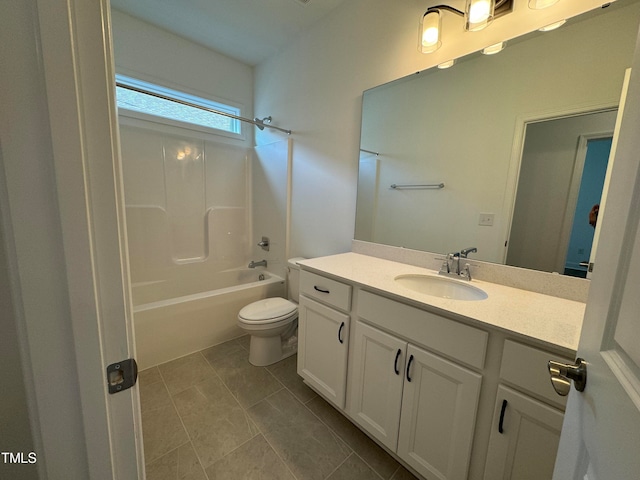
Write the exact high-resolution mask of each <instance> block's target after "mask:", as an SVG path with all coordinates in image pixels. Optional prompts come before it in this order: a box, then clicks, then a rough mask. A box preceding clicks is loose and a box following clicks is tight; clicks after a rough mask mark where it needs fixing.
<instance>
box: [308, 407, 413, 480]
mask: <svg viewBox="0 0 640 480" xmlns="http://www.w3.org/2000/svg"><path fill="white" fill-rule="evenodd" d="M316 398H320V399H321V400H322V401H323V402H327V403H329V402H328V401H327V400H325V399H324V398H323V397H322V395H318V396H317V397H314V398H312V399H311V400H309V401H307V402H306V403H302V402H301V403H302V405H303V406H304V407H306V408H307V410H309V412H311V414H312V415H314V416H315V417H316V418H317V419H318V420H319V421H320V423H322V424H323V425H324V426H325V427H327V428H328V429H329V431H330V432H331V433H333V434H334V435H335V436H336V437H338V438H339V439H340V441H341V442H342V443H344V444H345V445H346V446H347V447H349V449H350V450H351V453H353V454H355V455H356V457H358V458H359V459H360V460H362V462H363V463H364V464H365V465H366V466H367V467H369V468H370V469H371V471H372V472H373V473H375V474H376V475H377V476H378V477H379V478H380V479H381V480H385V478H384V477H383V476H382V475H381V474H380V472H378V471H377V470H376V469H375V468H373V466H371V465H369V463H368V462H367V461H366V460H365V459H364V458H362V456H361V455H359V454H358V452H356V451H355V450H354V448H353V447H352V446H351V445H350V444H349V442H347V440H346V439H345V438H343V436H342V435H340V434H339V433H338V432H337V431H336V430H335V429H334V428H333V427H331V425H329V423H327V422H325V421H324V420H323V419H322V418H320V416H319V415H317V414H316V413H315V412H314V411H313V410H311V409H310V408H309V407H308V406H307V403H310V402H311V401H312V400H315V399H316ZM330 407H331V408H334V407H333V406H332V405H330ZM338 414H339V415H342V414H341V413H339V412H338ZM347 420H349V419H347ZM349 421H350V420H349ZM355 428H358V427H357V426H356V427H355ZM363 433H364V432H363ZM365 435H366V434H365ZM385 453H386V452H385ZM347 458H348V457H347ZM392 458H393V457H392ZM394 460H395V459H394ZM395 461H396V462H397V463H398V467H397V468H396V469H395V470H394V471H393V474H392V475H391V477H389V480H391V479H392V478H393V475H395V474H396V472H397V471H398V469H399V468H400V467H401V466H402V465H401V464H400V462H398V461H397V460H395ZM343 463H344V462H343Z"/></svg>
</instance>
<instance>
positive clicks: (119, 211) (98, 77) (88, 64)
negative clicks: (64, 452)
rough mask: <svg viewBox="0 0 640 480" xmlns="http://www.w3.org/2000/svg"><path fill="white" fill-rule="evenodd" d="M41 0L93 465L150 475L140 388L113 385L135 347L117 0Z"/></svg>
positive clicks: (106, 475)
mask: <svg viewBox="0 0 640 480" xmlns="http://www.w3.org/2000/svg"><path fill="white" fill-rule="evenodd" d="M34 3H37V12H38V17H39V19H40V24H39V27H40V36H41V47H42V50H41V56H42V67H43V72H44V77H45V88H46V94H47V100H46V108H47V109H48V114H49V124H50V134H51V143H52V145H51V151H52V157H53V164H54V168H55V184H56V190H57V194H56V198H55V199H54V201H56V202H57V203H58V208H59V212H60V218H59V219H57V218H56V219H51V222H54V223H55V222H59V223H56V225H57V228H59V230H60V232H61V235H62V238H63V249H64V258H63V259H62V260H61V262H63V263H64V267H63V268H64V269H65V272H66V277H67V283H68V285H67V289H68V292H69V306H70V307H69V310H70V317H71V320H70V323H71V328H72V330H73V332H72V333H73V347H74V351H73V355H74V356H75V358H76V364H77V375H78V379H77V382H78V391H79V396H80V402H81V404H82V411H81V412H79V414H78V416H79V421H80V422H82V426H83V429H84V436H85V444H86V452H87V460H88V469H89V474H90V478H96V479H137V478H140V479H142V478H144V465H143V463H144V462H143V455H142V442H141V435H140V432H141V422H140V404H139V398H138V389H137V387H135V386H134V387H133V388H130V389H127V390H124V391H121V392H120V393H116V394H109V393H108V389H107V379H106V367H107V365H109V364H112V363H117V362H120V361H121V360H124V359H126V358H130V357H133V356H134V354H135V351H134V350H135V348H134V341H133V331H132V324H131V319H132V309H131V301H130V298H129V292H130V285H129V272H128V260H127V247H126V245H127V242H126V231H125V219H124V201H123V189H122V178H121V164H120V161H119V145H118V125H117V115H116V108H115V72H114V66H113V56H112V51H111V38H110V18H109V12H110V10H109V9H110V6H109V1H108V0H99V1H98V0H96V1H92V2H86V1H83V0H36V2H34ZM19 220H20V219H19V218H18V219H14V221H19ZM24 220H25V221H28V218H25V219H24ZM46 353H47V352H34V351H32V352H30V354H31V357H32V358H33V357H36V358H38V357H41V356H43V355H46ZM59 368H64V365H61V366H59ZM52 394H53V393H52ZM60 433H61V432H57V434H58V435H60ZM62 433H63V432H62Z"/></svg>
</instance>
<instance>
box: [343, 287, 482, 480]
mask: <svg viewBox="0 0 640 480" xmlns="http://www.w3.org/2000/svg"><path fill="white" fill-rule="evenodd" d="M358 317H359V318H360V319H362V320H357V321H356V325H355V328H354V332H353V337H354V341H353V344H352V345H353V350H354V351H353V355H352V358H351V360H352V364H351V366H350V373H349V375H350V377H349V402H348V406H347V413H348V414H349V416H350V417H351V418H352V419H353V420H354V421H355V422H356V423H358V424H359V425H360V426H361V427H362V428H363V429H364V430H365V431H367V432H368V433H369V434H370V435H371V436H373V437H374V438H376V439H377V440H378V441H379V442H380V443H382V444H383V445H384V446H386V447H387V448H388V449H390V450H391V451H394V452H396V453H397V454H398V456H399V457H400V458H402V459H403V460H404V461H405V462H407V464H408V465H410V466H411V467H412V468H414V469H415V470H416V471H417V472H418V473H421V474H422V475H424V476H425V477H426V478H439V479H459V480H463V479H466V478H467V471H468V467H469V459H470V455H471V446H472V443H473V436H474V430H475V421H476V411H477V405H478V399H479V396H480V386H481V383H482V376H481V375H480V374H479V373H476V372H474V371H472V370H471V369H469V368H466V367H464V366H462V365H459V364H457V363H455V362H454V361H450V360H448V359H446V358H444V357H442V356H440V355H438V354H436V353H433V352H430V351H428V350H427V349H426V348H423V347H422V346H418V345H415V344H414V342H415V340H416V337H417V339H421V340H422V341H423V342H425V343H423V344H422V345H423V346H425V347H427V348H428V347H430V346H434V345H437V346H439V347H440V348H444V349H445V350H446V351H445V352H443V353H454V352H456V351H457V352H458V353H460V354H461V355H462V356H464V357H465V358H467V359H472V361H478V362H480V363H482V361H481V358H482V357H483V356H484V348H485V346H484V344H485V343H486V332H482V331H480V330H478V329H474V328H472V327H467V326H464V325H458V324H455V323H453V322H451V321H447V322H446V324H448V325H454V328H455V329H456V334H458V336H457V337H456V336H453V337H451V336H450V335H451V334H452V333H453V332H450V331H447V328H446V327H445V329H444V331H440V332H438V333H435V334H434V332H433V331H431V332H430V333H429V334H428V335H426V336H425V337H422V336H421V334H420V333H418V335H417V336H411V337H406V338H405V339H403V338H401V337H400V336H397V335H394V334H390V333H388V332H385V331H383V330H381V329H380V328H377V327H376V326H373V325H377V326H378V327H379V326H381V325H382V328H384V325H386V324H388V323H389V322H391V323H393V324H394V326H395V328H394V333H395V332H397V331H400V332H402V330H403V325H404V324H409V328H411V324H412V323H414V322H416V321H418V322H422V323H423V327H427V328H428V327H429V326H430V325H431V326H433V325H434V324H438V323H439V321H440V320H441V318H440V317H437V316H435V315H432V314H430V313H428V312H424V311H422V310H418V309H415V308H413V307H409V306H406V305H403V304H400V303H398V302H395V301H392V300H389V299H386V298H383V297H379V296H377V295H374V294H370V293H368V292H361V294H360V297H359V306H358ZM442 320H444V319H442ZM365 322H368V323H365ZM370 324H373V325H370ZM458 326H461V327H463V328H462V329H460V330H459V329H458ZM405 327H406V325H405ZM467 329H468V330H467ZM431 334H433V335H431ZM431 336H432V337H433V338H428V337H431ZM409 339H410V340H409ZM458 341H459V342H460V343H461V344H465V343H467V342H468V343H472V344H475V345H476V347H475V348H474V350H475V352H473V353H472V354H471V355H467V354H465V353H463V352H462V351H461V350H460V349H459V347H458V346H457V342H458Z"/></svg>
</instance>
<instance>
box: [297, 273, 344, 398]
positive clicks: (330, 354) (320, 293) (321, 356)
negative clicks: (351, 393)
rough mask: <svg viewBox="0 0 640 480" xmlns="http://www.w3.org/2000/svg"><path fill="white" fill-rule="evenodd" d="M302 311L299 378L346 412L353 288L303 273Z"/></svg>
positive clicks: (300, 312) (299, 308)
mask: <svg viewBox="0 0 640 480" xmlns="http://www.w3.org/2000/svg"><path fill="white" fill-rule="evenodd" d="M300 294H301V295H300V304H299V307H298V375H300V376H301V377H302V378H303V379H304V380H305V381H306V382H307V383H308V384H309V385H311V386H312V387H313V388H314V389H316V390H317V391H318V392H319V393H321V394H322V395H323V396H324V397H325V398H326V399H327V400H329V401H331V402H332V403H333V404H335V405H336V406H337V407H338V408H341V409H343V408H344V404H345V392H346V384H347V354H348V339H349V327H350V316H349V313H348V312H349V308H350V305H351V286H350V285H346V284H344V283H341V282H337V281H335V280H332V279H329V278H326V277H323V276H321V275H316V274H314V273H310V272H305V271H302V272H301V275H300Z"/></svg>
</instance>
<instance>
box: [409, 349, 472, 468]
mask: <svg viewBox="0 0 640 480" xmlns="http://www.w3.org/2000/svg"><path fill="white" fill-rule="evenodd" d="M481 383H482V376H481V375H480V374H478V373H475V372H472V371H471V370H467V369H466V368H464V367H461V366H459V365H456V364H455V363H452V362H450V361H448V360H445V359H444V358H441V357H439V356H437V355H434V354H432V353H429V352H427V351H425V350H422V349H421V348H418V347H415V346H413V345H409V346H408V347H407V367H406V368H405V382H404V390H403V394H402V412H401V414H400V434H399V438H398V456H400V458H402V459H403V460H405V461H406V462H407V463H408V464H409V465H411V466H412V467H413V468H415V470H416V471H417V472H418V473H420V474H422V475H424V476H425V477H427V478H439V479H442V480H445V479H446V480H466V478H467V472H468V469H469V458H470V456H471V444H472V443H473V433H474V431H475V425H476V411H477V408H478V398H479V396H480V384H481Z"/></svg>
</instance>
